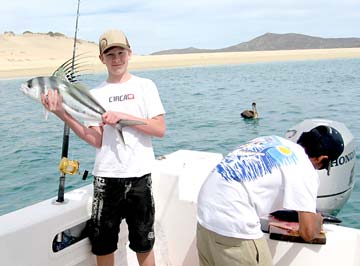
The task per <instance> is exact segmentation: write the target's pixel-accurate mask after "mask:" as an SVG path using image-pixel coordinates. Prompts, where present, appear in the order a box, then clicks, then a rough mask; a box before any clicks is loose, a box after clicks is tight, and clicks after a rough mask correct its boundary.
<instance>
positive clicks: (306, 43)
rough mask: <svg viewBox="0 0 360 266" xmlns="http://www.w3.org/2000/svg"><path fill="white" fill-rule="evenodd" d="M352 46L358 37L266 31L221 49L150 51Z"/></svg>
mask: <svg viewBox="0 0 360 266" xmlns="http://www.w3.org/2000/svg"><path fill="white" fill-rule="evenodd" d="M354 47H360V38H320V37H313V36H308V35H303V34H297V33H286V34H276V33H266V34H264V35H261V36H259V37H256V38H254V39H252V40H250V41H248V42H242V43H239V44H236V45H233V46H229V47H225V48H221V49H198V48H194V47H189V48H185V49H171V50H164V51H159V52H155V53H152V55H162V54H189V53H217V52H242V51H273V50H298V49H329V48H354Z"/></svg>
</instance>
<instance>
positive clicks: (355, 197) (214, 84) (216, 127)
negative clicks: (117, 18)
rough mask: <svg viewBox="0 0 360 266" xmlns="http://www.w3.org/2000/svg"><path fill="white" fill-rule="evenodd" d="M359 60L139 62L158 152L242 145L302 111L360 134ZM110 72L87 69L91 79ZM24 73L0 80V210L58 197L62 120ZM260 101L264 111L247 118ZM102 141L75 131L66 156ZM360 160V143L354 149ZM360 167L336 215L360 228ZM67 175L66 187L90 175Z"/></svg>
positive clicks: (83, 154)
mask: <svg viewBox="0 0 360 266" xmlns="http://www.w3.org/2000/svg"><path fill="white" fill-rule="evenodd" d="M359 70H360V59H346V60H340V59H338V60H320V61H293V62H276V63H256V64H241V65H231V66H230V65H229V66H210V67H201V66H198V67H191V68H174V69H159V70H151V71H133V74H136V75H139V76H142V77H146V78H150V79H152V80H154V81H155V83H156V84H157V86H158V89H159V92H160V95H161V98H162V101H163V104H164V107H165V109H166V112H167V114H166V122H167V133H166V137H165V138H163V139H154V141H153V143H154V147H155V153H156V155H157V156H159V155H164V154H168V153H171V152H174V151H176V150H179V149H191V150H198V151H209V152H220V153H222V154H226V153H227V152H229V151H231V150H232V149H233V148H235V147H236V146H238V145H239V144H241V143H243V142H245V141H247V140H249V139H251V138H254V137H257V136H260V135H268V134H277V135H280V136H283V135H284V134H285V132H286V130H287V129H288V128H290V127H292V126H294V125H296V124H298V123H300V122H301V121H303V120H304V119H311V118H324V119H330V120H335V121H339V122H342V123H344V124H345V125H346V126H347V127H348V128H349V130H350V131H351V132H352V134H353V135H354V137H355V139H358V138H359V136H360V123H359V122H358V120H357V118H358V117H359V115H360V105H359V102H360V94H359V89H360V88H359V87H360V75H359ZM104 78H105V74H97V75H87V76H84V82H85V83H86V84H87V85H88V86H90V87H92V86H95V85H96V84H98V83H99V82H101V81H102V80H103V79H104ZM23 81H25V79H15V80H0V99H1V101H2V103H1V108H0V127H1V131H0V136H1V138H0V139H1V142H0V143H1V144H0V149H1V153H0V169H1V171H0V215H3V214H5V213H8V212H10V211H14V210H17V209H19V208H23V207H25V206H28V205H30V204H33V203H36V202H39V201H41V200H44V199H48V198H52V197H56V196H57V190H58V183H59V171H58V164H59V160H60V157H61V146H62V136H63V127H64V125H63V123H62V122H61V121H60V120H59V119H57V118H56V117H55V116H54V115H52V114H51V115H50V116H49V118H48V120H45V119H44V114H43V109H42V107H41V105H40V104H37V103H35V102H34V101H32V100H30V99H29V98H27V97H26V96H24V95H23V94H22V93H21V92H20V90H19V88H20V84H21V83H22V82H23ZM253 101H255V102H256V103H257V107H258V111H259V114H260V119H258V120H257V121H245V120H243V119H242V118H241V117H240V113H241V112H242V111H243V110H244V109H250V108H251V103H252V102H253ZM94 154H95V149H94V148H92V147H90V146H89V145H87V144H85V143H84V142H83V141H81V140H80V139H79V138H78V137H77V136H76V135H75V134H73V133H72V132H71V134H70V147H69V156H68V157H69V158H70V159H76V160H79V161H80V170H81V171H83V170H85V169H87V170H90V171H91V169H92V164H93V160H94ZM357 154H358V155H357V159H358V158H359V156H360V155H359V150H358V148H357ZM359 178H360V170H359V167H357V169H356V184H355V187H354V190H353V192H352V195H351V197H350V199H349V201H348V202H347V203H346V205H345V206H344V208H343V209H342V210H341V211H340V213H339V214H338V218H340V219H342V220H343V225H345V226H351V227H356V228H360V184H359ZM91 182H92V177H91V176H90V177H88V179H87V180H86V181H83V180H82V179H81V176H80V175H75V176H70V175H67V176H66V183H65V185H66V187H65V191H70V190H72V189H74V188H77V187H80V186H83V185H86V184H89V183H91Z"/></svg>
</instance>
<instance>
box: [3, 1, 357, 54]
mask: <svg viewBox="0 0 360 266" xmlns="http://www.w3.org/2000/svg"><path fill="white" fill-rule="evenodd" d="M184 2H185V3H184ZM76 9H77V1H76V0H64V1H61V2H59V1H57V0H47V1H41V0H27V1H20V0H12V1H9V2H5V3H2V7H1V10H0V32H4V31H14V32H16V33H22V32H24V31H26V30H30V31H33V32H48V31H54V32H62V33H64V34H66V35H68V36H73V35H74V27H75V19H76V17H75V16H76ZM359 18H360V1H356V0H327V1H324V0H318V1H311V0H302V1H299V0H297V1H296V0H273V1H267V0H252V1H248V0H246V1H245V0H222V1H211V0H196V1H180V0H152V1H145V0H133V1H127V2H123V1H113V0H108V1H105V2H104V1H98V0H81V2H80V19H79V33H78V37H79V38H82V39H87V40H90V41H95V42H96V41H97V38H98V36H99V35H100V34H101V33H102V32H103V31H104V30H106V29H109V28H119V29H122V30H124V31H125V32H126V33H127V35H128V37H129V40H130V42H131V43H132V46H133V47H134V52H135V53H137V54H148V53H151V52H155V51H159V50H163V49H172V48H186V47H190V46H193V47H197V48H211V49H214V48H223V47H226V46H231V45H235V44H237V43H240V42H243V41H248V40H250V39H252V38H255V37H257V36H259V35H262V34H264V33H266V32H274V33H288V32H295V33H303V34H308V35H313V36H320V37H360V29H359V27H358V26H357V25H358V23H359Z"/></svg>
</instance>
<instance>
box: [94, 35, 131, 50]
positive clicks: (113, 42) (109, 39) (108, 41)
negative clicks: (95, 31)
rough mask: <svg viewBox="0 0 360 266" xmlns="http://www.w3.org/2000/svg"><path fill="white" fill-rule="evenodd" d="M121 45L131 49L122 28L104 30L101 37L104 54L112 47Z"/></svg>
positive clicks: (100, 42) (101, 48)
mask: <svg viewBox="0 0 360 266" xmlns="http://www.w3.org/2000/svg"><path fill="white" fill-rule="evenodd" d="M115 46H119V47H122V48H125V49H130V44H129V41H128V39H127V38H126V36H125V34H124V33H123V32H122V31H120V30H108V31H106V32H104V33H103V34H102V35H101V36H100V38H99V50H100V54H102V53H103V52H104V51H105V50H106V49H109V48H110V47H115Z"/></svg>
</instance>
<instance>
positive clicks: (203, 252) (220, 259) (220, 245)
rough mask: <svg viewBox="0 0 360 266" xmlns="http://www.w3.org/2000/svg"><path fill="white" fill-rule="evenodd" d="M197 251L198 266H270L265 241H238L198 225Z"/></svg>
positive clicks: (270, 259)
mask: <svg viewBox="0 0 360 266" xmlns="http://www.w3.org/2000/svg"><path fill="white" fill-rule="evenodd" d="M196 238H197V249H198V254H199V265H200V266H253V265H260V266H272V265H273V263H272V257H271V254H270V250H269V247H268V245H267V242H266V239H264V238H260V239H240V238H234V237H226V236H222V235H219V234H216V233H214V232H212V231H210V230H207V229H206V228H204V227H202V226H201V225H200V224H199V223H198V225H197V232H196Z"/></svg>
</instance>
